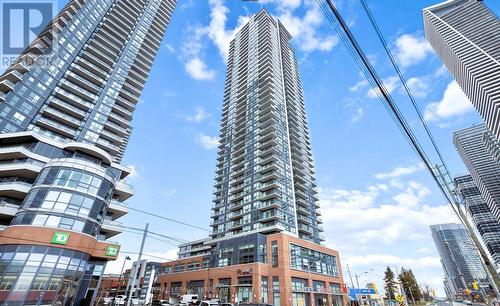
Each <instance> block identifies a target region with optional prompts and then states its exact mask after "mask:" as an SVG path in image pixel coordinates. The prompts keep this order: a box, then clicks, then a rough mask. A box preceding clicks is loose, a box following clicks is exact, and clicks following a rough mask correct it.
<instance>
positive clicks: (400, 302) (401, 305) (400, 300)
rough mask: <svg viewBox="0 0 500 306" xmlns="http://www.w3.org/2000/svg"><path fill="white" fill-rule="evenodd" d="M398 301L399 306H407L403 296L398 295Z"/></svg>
mask: <svg viewBox="0 0 500 306" xmlns="http://www.w3.org/2000/svg"><path fill="white" fill-rule="evenodd" d="M396 301H398V302H399V306H405V298H404V296H403V295H402V294H398V295H396Z"/></svg>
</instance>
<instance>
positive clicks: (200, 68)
mask: <svg viewBox="0 0 500 306" xmlns="http://www.w3.org/2000/svg"><path fill="white" fill-rule="evenodd" d="M185 68H186V72H187V73H188V74H189V75H190V76H191V77H192V78H193V79H195V80H212V79H213V78H214V77H215V71H214V70H212V69H209V68H208V67H207V64H205V62H203V61H202V60H201V59H200V58H198V57H195V58H192V59H190V60H189V61H188V62H187V63H186V65H185Z"/></svg>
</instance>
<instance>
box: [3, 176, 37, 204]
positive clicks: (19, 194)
mask: <svg viewBox="0 0 500 306" xmlns="http://www.w3.org/2000/svg"><path fill="white" fill-rule="evenodd" d="M31 186H32V184H31V183H28V182H26V181H24V180H22V179H19V178H1V179H0V195H3V196H6V197H10V198H15V199H20V200H23V199H24V197H25V196H26V195H27V194H28V192H29V191H30V189H31Z"/></svg>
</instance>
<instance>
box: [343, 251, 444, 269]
mask: <svg viewBox="0 0 500 306" xmlns="http://www.w3.org/2000/svg"><path fill="white" fill-rule="evenodd" d="M346 262H347V263H348V264H351V265H356V266H365V267H370V266H373V265H384V266H399V267H401V266H403V267H410V268H415V267H429V268H439V267H440V266H441V263H440V260H439V257H430V256H425V257H420V258H407V257H406V258H404V257H399V256H394V255H388V254H368V255H358V256H352V257H349V258H348V259H347V260H346Z"/></svg>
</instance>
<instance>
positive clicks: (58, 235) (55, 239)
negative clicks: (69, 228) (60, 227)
mask: <svg viewBox="0 0 500 306" xmlns="http://www.w3.org/2000/svg"><path fill="white" fill-rule="evenodd" d="M68 240H69V233H64V232H55V233H54V236H52V240H51V241H50V243H53V244H62V245H65V244H66V243H68Z"/></svg>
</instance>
